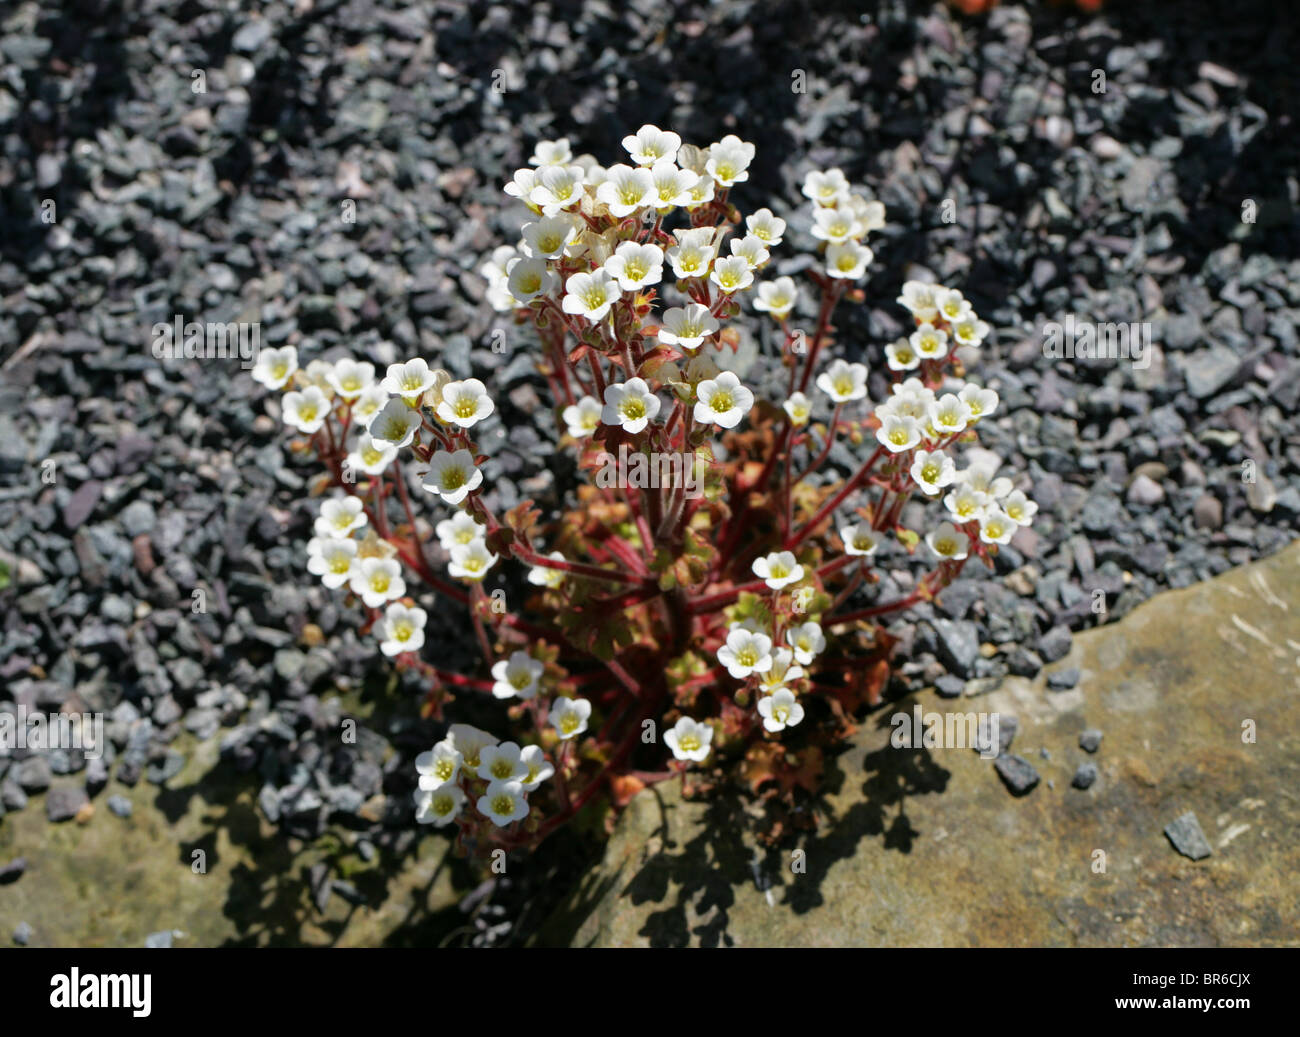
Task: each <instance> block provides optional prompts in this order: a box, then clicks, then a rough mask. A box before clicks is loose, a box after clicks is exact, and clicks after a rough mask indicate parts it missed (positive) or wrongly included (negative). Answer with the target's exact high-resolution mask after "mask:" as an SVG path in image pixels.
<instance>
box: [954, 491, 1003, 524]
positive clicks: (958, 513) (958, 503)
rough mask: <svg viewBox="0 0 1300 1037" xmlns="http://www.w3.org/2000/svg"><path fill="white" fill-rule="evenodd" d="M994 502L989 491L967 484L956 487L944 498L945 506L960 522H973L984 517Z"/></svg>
mask: <svg viewBox="0 0 1300 1037" xmlns="http://www.w3.org/2000/svg"><path fill="white" fill-rule="evenodd" d="M992 503H993V502H992V499H991V498H990V497H989V495H988V494H987V493H984V492H983V491H981V490H976V489H973V488H972V487H970V486H967V485H965V484H959V485H957V486H956V487H954V488H953V489H952V490H951V491H950V492H949V493H948V495H947V496H945V497H944V499H943V506H944V507H945V508H947V509H948V512H949V514H951V515H952V517H953V518H955V519H957V521H959V522H973V521H976V520H978V519H980V518H983V516H984V512H985V511H986V510H987V509H988V507H989V505H990V504H992Z"/></svg>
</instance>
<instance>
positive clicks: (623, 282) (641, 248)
mask: <svg viewBox="0 0 1300 1037" xmlns="http://www.w3.org/2000/svg"><path fill="white" fill-rule="evenodd" d="M605 269H606V270H608V271H609V272H610V273H611V274H613V275H614V277H616V278H618V286H619V287H620V288H622V289H623V291H625V292H637V291H640V290H641V289H642V288H647V287H649V286H650V285H652V284H658V283H659V282H660V281H662V280H663V279H664V250H663V249H661V248H660V247H659V246H658V245H638V244H637V243H636V242H635V241H625V242H623V243H622V244H621V245H619V246H618V248H616V249H615V250H614V254H613V255H612V256H610V257H609V258H608V259H607V260H605Z"/></svg>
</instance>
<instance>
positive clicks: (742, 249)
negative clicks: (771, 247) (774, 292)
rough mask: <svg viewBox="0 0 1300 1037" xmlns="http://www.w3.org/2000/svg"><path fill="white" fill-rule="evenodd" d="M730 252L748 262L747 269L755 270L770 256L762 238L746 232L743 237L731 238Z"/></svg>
mask: <svg viewBox="0 0 1300 1037" xmlns="http://www.w3.org/2000/svg"><path fill="white" fill-rule="evenodd" d="M731 254H732V255H733V256H739V257H740V258H741V259H743V260H744V261H745V262H746V263H748V264H749V269H751V270H757V269H758V268H759V267H760V266H762V265H763V264H764V263H766V262H767V261H768V260H769V259H770V258H771V256H772V254H771V253H770V252H768V250H767V247H766V246H765V245H764V244H763V242H762V240H761V239H759V238H756V237H754V235H752V234H746V235H745V236H744V237H743V238H740V239H736V238H732V239H731Z"/></svg>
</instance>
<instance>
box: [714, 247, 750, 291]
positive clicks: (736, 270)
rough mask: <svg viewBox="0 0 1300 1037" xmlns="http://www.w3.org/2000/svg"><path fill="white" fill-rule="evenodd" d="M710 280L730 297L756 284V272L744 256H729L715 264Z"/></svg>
mask: <svg viewBox="0 0 1300 1037" xmlns="http://www.w3.org/2000/svg"><path fill="white" fill-rule="evenodd" d="M709 280H710V281H712V282H713V283H714V284H716V285H717V286H718V287H719V288H721V289H722V291H723V292H725V293H726V294H728V295H731V294H733V293H734V292H741V291H744V290H745V289H746V288H748V287H749V286H750V285H751V284H753V283H754V271H753V270H751V269H750V267H749V263H748V262H746V261H745V257H744V256H728V257H727V258H726V259H719V260H718V261H717V262H716V263H714V264H713V270H712V271H711V272H710V273H709Z"/></svg>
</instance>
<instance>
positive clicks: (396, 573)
mask: <svg viewBox="0 0 1300 1037" xmlns="http://www.w3.org/2000/svg"><path fill="white" fill-rule="evenodd" d="M348 586H349V587H350V588H351V590H352V593H353V594H359V595H360V596H361V600H362V601H364V602H365V603H366V607H367V608H372V609H377V608H381V607H382V606H383V605H384V603H385V602H388V601H393V600H394V599H396V598H400V597H403V596H404V595H405V594H406V581H405V580H403V579H402V567H401V565H400V564H399V563H398V562H397V560H396V559H394V558H374V557H371V558H362V559H360V560H359V561H358V562H357V563H356V564H355V565H354V566H353V567H352V576H351V580H350V582H349V584H348Z"/></svg>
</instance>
